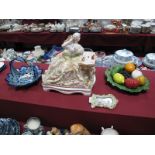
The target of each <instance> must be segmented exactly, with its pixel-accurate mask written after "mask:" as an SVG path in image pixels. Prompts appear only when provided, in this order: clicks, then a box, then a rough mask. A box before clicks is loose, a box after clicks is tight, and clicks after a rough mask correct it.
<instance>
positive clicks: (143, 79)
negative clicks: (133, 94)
mask: <svg viewBox="0 0 155 155" xmlns="http://www.w3.org/2000/svg"><path fill="white" fill-rule="evenodd" d="M136 79H137V80H138V82H139V85H141V86H143V85H145V82H146V78H145V76H143V75H142V76H139V77H138V78H136Z"/></svg>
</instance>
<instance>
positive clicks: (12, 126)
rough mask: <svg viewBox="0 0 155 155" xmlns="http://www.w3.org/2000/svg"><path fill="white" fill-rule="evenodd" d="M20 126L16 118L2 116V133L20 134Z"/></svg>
mask: <svg viewBox="0 0 155 155" xmlns="http://www.w3.org/2000/svg"><path fill="white" fill-rule="evenodd" d="M19 134H20V126H19V123H18V122H17V121H16V120H15V119H11V118H0V135H19Z"/></svg>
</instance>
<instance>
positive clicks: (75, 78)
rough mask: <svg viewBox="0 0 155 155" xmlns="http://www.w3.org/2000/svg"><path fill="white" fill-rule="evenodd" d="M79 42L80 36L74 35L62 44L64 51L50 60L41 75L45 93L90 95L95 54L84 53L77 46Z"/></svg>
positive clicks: (93, 80) (80, 47)
mask: <svg viewBox="0 0 155 155" xmlns="http://www.w3.org/2000/svg"><path fill="white" fill-rule="evenodd" d="M79 40H80V34H79V33H74V34H73V35H72V36H69V37H68V38H67V40H65V42H64V43H63V44H62V47H63V48H64V51H63V52H62V53H60V54H58V55H57V56H56V57H54V58H53V59H52V62H51V64H50V65H49V67H48V70H46V71H45V73H44V74H43V75H42V82H43V83H42V85H43V89H44V90H45V91H48V90H57V91H59V92H62V93H65V94H72V93H83V94H85V95H90V94H91V89H92V87H93V85H94V83H95V54H94V52H85V51H84V48H83V47H82V46H81V45H80V44H78V42H79ZM86 53H87V57H85V55H86Z"/></svg>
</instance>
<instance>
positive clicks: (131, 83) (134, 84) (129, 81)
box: [125, 78, 139, 88]
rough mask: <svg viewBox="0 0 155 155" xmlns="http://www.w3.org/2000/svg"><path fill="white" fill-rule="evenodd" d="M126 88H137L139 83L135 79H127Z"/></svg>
mask: <svg viewBox="0 0 155 155" xmlns="http://www.w3.org/2000/svg"><path fill="white" fill-rule="evenodd" d="M125 86H126V87H128V88H137V87H138V86H139V81H138V80H137V79H133V78H127V79H126V80H125Z"/></svg>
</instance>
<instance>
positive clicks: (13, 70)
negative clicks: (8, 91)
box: [9, 57, 27, 76]
mask: <svg viewBox="0 0 155 155" xmlns="http://www.w3.org/2000/svg"><path fill="white" fill-rule="evenodd" d="M16 60H17V61H20V62H25V63H26V64H27V62H26V60H25V59H24V58H22V57H17V58H15V59H13V60H11V61H10V63H9V65H10V72H11V74H12V75H13V76H17V75H18V76H19V75H20V73H19V72H18V71H17V69H16V68H15V67H14V62H15V61H16Z"/></svg>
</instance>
